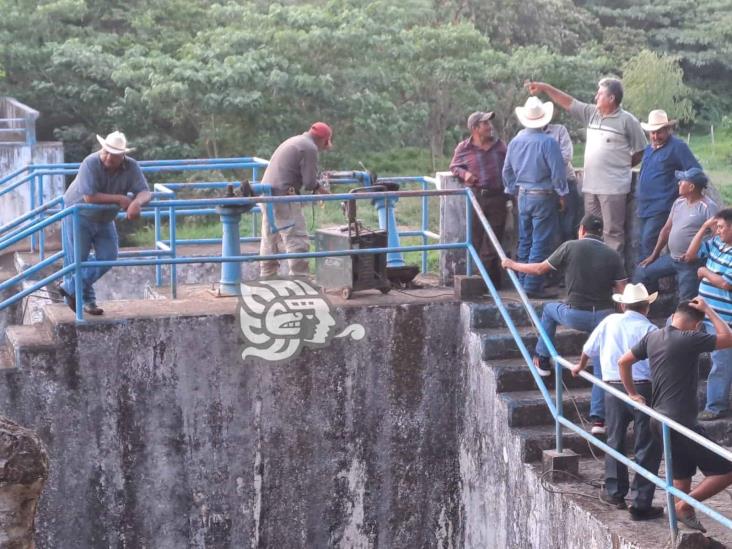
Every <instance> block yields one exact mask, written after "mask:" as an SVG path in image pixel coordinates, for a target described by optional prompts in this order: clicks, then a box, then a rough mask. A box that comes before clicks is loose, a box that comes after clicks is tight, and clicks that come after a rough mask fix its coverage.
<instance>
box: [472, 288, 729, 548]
mask: <svg viewBox="0 0 732 549" xmlns="http://www.w3.org/2000/svg"><path fill="white" fill-rule="evenodd" d="M502 293H503V294H504V295H506V296H507V297H509V298H510V297H513V296H512V294H510V293H508V292H502ZM514 299H515V298H514ZM532 304H533V305H534V308H535V309H536V310H537V313H538V314H539V316H540V315H541V307H542V306H543V302H541V301H533V302H532ZM470 307H471V310H470V326H471V330H472V331H473V333H474V334H477V335H479V336H480V340H481V356H482V358H483V363H484V366H485V367H487V368H488V369H489V371H490V375H492V376H493V380H494V386H495V388H496V395H495V396H496V398H497V399H498V400H499V401H500V403H501V405H502V407H503V410H504V415H505V421H506V422H507V424H508V426H509V427H510V433H511V436H513V437H515V439H517V441H518V443H519V444H520V448H521V457H522V460H523V462H524V463H525V464H528V465H529V466H533V467H537V468H541V458H542V451H543V450H548V449H553V448H554V447H555V425H554V421H553V418H552V416H551V413H550V411H549V409H548V407H547V406H546V403H545V401H544V398H543V397H542V395H541V393H540V392H539V390H538V389H537V387H536V383H535V381H534V378H533V376H532V375H531V373H530V371H529V368H528V366H527V365H526V364H525V362H524V360H523V358H521V355H520V352H519V350H518V347H517V346H516V344H515V342H514V341H513V338H512V336H511V334H510V333H509V331H508V329H507V328H506V327H505V323H504V322H503V320H502V318H501V317H500V313H499V311H498V308H497V307H496V306H495V304H494V303H492V302H484V303H472V304H471V306H470ZM506 307H507V309H508V310H509V313H510V315H511V318H512V319H513V321H514V323H515V324H516V326H517V327H518V329H519V331H520V333H521V336H522V339H523V341H524V343H525V344H526V346H527V348H528V349H529V351H530V352H533V349H534V345H535V343H536V340H537V335H536V331H535V330H534V329H533V327H531V326H530V321H529V319H528V315H527V314H526V313H525V311H524V310H523V307H522V306H521V305H520V304H519V303H516V302H507V303H506ZM664 321H665V315H664V316H663V317H662V318H660V319H658V323H659V325H660V324H662V323H663V322H664ZM586 338H587V335H586V334H584V333H582V332H578V331H576V330H571V329H567V328H560V329H559V330H558V331H557V337H556V341H555V344H556V347H557V350H558V351H559V353H560V354H561V355H562V356H564V357H566V358H568V359H569V360H571V361H576V360H577V359H578V358H579V354H580V353H581V348H582V345H583V343H584V341H585V340H586ZM709 368H710V361H709V360H708V358H707V360H702V364H701V366H700V370H701V371H700V384H699V408H700V409H703V407H704V403H705V400H706V377H707V375H708V373H709ZM544 381H545V383H546V385H547V388H548V389H549V391H550V394H551V395H552V397H554V386H555V379H554V376H552V377H550V378H544ZM563 382H564V384H565V391H564V398H563V404H564V414H565V416H566V417H568V418H569V419H571V420H572V421H575V422H584V425H585V428H586V430H588V431H589V421H588V419H587V417H588V414H589V406H590V391H591V386H590V384H589V383H588V382H587V381H585V380H583V379H581V378H574V377H572V375H571V373H570V372H569V371H567V370H564V372H563ZM704 425H705V428H706V429H707V432H708V433H709V435H711V436H712V437H713V438H714V439H715V440H716V441H717V442H718V443H720V444H722V445H725V446H732V418H725V419H722V420H718V421H713V422H707V423H705V424H704ZM563 431H564V445H565V448H568V449H571V450H573V451H574V452H576V453H578V454H579V455H580V473H581V475H582V476H583V477H584V478H585V480H588V481H590V480H591V481H595V482H597V481H599V480H600V479H602V477H603V474H604V465H603V464H604V453H603V452H602V451H601V450H599V449H597V448H595V447H592V448H591V447H590V444H589V443H588V442H587V441H585V440H584V439H582V438H581V437H580V436H579V435H577V434H576V433H574V432H570V431H568V430H567V429H564V430H563ZM632 440H633V439H632V428H631V429H629V432H628V439H627V441H626V447H627V448H629V449H631V450H632V447H633V442H632ZM593 454H594V455H593ZM571 484H572V487H571V488H565V489H566V490H577V489H578V490H579V491H581V492H583V493H584V492H589V493H592V494H593V495H595V496H596V495H597V494H598V491H597V489H595V490H594V492H593V489H592V488H589V487H588V486H587V485H586V484H585V485H583V484H582V483H581V482H580V483H579V484H578V483H571ZM561 486H562V484H560V485H559V487H560V489H561ZM718 497H721V496H718ZM582 500H583V498H579V501H578V503H580V504H582V505H583V506H587V507H588V508H589V510H590V511H591V512H593V513H595V514H596V515H597V519H598V520H600V521H602V522H605V523H606V525H607V526H608V528H609V529H610V530H611V531H612V530H615V529H616V528H617V529H618V532H619V534H618V535H619V536H621V537H625V538H626V539H629V540H632V542H634V543H638V545H637V546H638V547H662V546H663V544H664V543H665V540H666V539H667V537H668V519H667V518H666V517H664V519H663V520H655V521H651V522H645V523H644V522H641V523H636V522H631V521H630V520H629V517H628V513H627V511H618V510H615V509H613V508H610V507H608V506H606V505H605V504H603V503H601V502H599V501H596V502H591V501H590V502H588V501H582ZM656 500H657V501H656V503H655V504H656V505H659V506H664V507H665V492H663V491H662V490H657V491H656ZM715 503H716V502H713V503H712V505H715ZM728 503H729V502H728V501H727V500H726V498H723V497H722V499H721V500H720V504H721V505H722V506H723V507H722V509H720V510H721V512H723V513H726V514H728V513H727V511H728V509H726V507H729V508H730V509H732V506H729V505H727V504H728ZM715 508H717V507H716V506H715ZM702 522H703V523H704V524H705V525H706V526H707V528H708V529H709V530H710V534H709V535H713V536H714V539H715V540H716V541H723V542H724V543H728V544H729V545H722V546H730V547H732V532H729V531H727V530H725V529H724V528H722V527H721V526H719V525H714V523H713V521H712V520H711V519H706V518H705V517H702ZM713 530H714V531H713ZM654 536H655V537H654ZM651 540H653V541H651ZM705 546H706V545H705Z"/></svg>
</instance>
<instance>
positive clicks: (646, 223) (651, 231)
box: [637, 212, 669, 262]
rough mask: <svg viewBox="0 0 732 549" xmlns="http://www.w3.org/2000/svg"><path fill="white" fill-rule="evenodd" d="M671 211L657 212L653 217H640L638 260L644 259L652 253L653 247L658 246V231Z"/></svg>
mask: <svg viewBox="0 0 732 549" xmlns="http://www.w3.org/2000/svg"><path fill="white" fill-rule="evenodd" d="M668 214H669V212H664V213H660V214H656V215H654V216H652V217H640V218H638V221H639V227H640V228H639V233H638V241H639V242H638V260H637V261H638V262H640V261H643V260H644V259H645V258H646V257H648V256H649V255H651V253H652V252H653V248H655V247H656V242H657V241H658V233H660V232H661V229H662V228H663V226H664V225H665V224H666V220H668Z"/></svg>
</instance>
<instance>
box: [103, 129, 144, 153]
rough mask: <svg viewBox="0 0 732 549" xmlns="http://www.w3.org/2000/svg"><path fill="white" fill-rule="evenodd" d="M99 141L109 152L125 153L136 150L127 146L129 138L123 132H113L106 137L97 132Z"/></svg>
mask: <svg viewBox="0 0 732 549" xmlns="http://www.w3.org/2000/svg"><path fill="white" fill-rule="evenodd" d="M97 141H99V144H100V145H101V146H102V149H104V150H105V151H107V152H108V153H109V154H125V153H128V152H132V151H134V150H135V149H134V148H128V147H127V138H126V137H125V134H123V133H122V132H112V133H110V134H109V135H108V136H107V137H106V138H104V137H102V136H101V135H99V134H97Z"/></svg>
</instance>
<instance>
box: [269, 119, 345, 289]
mask: <svg viewBox="0 0 732 549" xmlns="http://www.w3.org/2000/svg"><path fill="white" fill-rule="evenodd" d="M332 136H333V132H332V130H331V129H330V126H328V124H326V123H324V122H316V123H315V124H313V125H312V126H310V130H309V131H307V132H305V133H303V134H300V135H296V136H294V137H290V138H289V139H287V140H285V141H284V142H282V143H281V144H280V146H279V147H277V149H275V152H274V153H272V158H271V159H270V161H269V165H268V166H267V169H266V170H265V171H264V175H263V176H262V183H267V184H269V185H272V194H273V195H275V196H284V195H295V194H300V192H301V191H302V189H303V188H305V189H306V190H308V191H312V192H313V193H318V194H328V193H329V191H328V190H327V189H325V188H324V187H322V186H321V185H320V184H319V183H318V178H317V175H318V152H319V151H324V150H327V149H330V147H331V138H332ZM263 206H264V205H263ZM272 212H273V213H274V216H273V217H274V219H273V223H270V219H269V210H268V208H266V207H264V208H263V212H262V240H261V243H260V248H259V253H260V254H261V255H271V254H278V253H298V252H307V251H308V250H309V248H310V240H309V238H308V231H307V228H306V226H305V216H304V215H303V213H302V204H301V203H300V202H287V203H282V202H280V203H278V204H274V205H273V206H272ZM272 224H274V230H273V227H272ZM288 264H289V268H290V269H289V274H290V276H307V275H308V274H309V272H308V260H307V259H289V260H288ZM259 268H260V275H261V277H262V278H270V277H273V276H275V275H276V274H277V270H278V268H279V262H278V261H273V260H267V261H261V262H260V267H259Z"/></svg>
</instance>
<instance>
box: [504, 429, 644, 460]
mask: <svg viewBox="0 0 732 549" xmlns="http://www.w3.org/2000/svg"><path fill="white" fill-rule="evenodd" d="M589 428H590V427H589V424H588V425H587V426H586V430H587V431H589ZM512 432H513V433H514V435H516V436H518V437H519V441H520V443H521V458H522V460H523V462H524V463H532V462H537V461H541V455H542V452H543V451H544V450H551V449H553V448H556V439H555V432H554V424H551V425H532V426H530V427H519V428H516V429H513V431H512ZM598 438H600V439H601V440H603V441H604V440H605V438H604V437H598ZM628 442H629V443H630V446H626V447H628V448H632V447H633V444H632V429H629V430H628ZM562 444H563V445H564V448H565V449H569V450H572V451H573V452H576V453H577V454H579V455H580V456H583V457H592V456H593V452H594V455H595V456H596V457H597V458H598V459H601V460H602V459H604V458H605V453H604V452H603V451H602V450H600V449H599V448H597V447H595V446H592V448H590V447H591V445H590V443H589V442H587V441H586V440H585V439H583V438H582V437H581V436H580V435H578V434H577V433H575V432H574V431H570V430H568V429H564V428H563V429H562Z"/></svg>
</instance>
